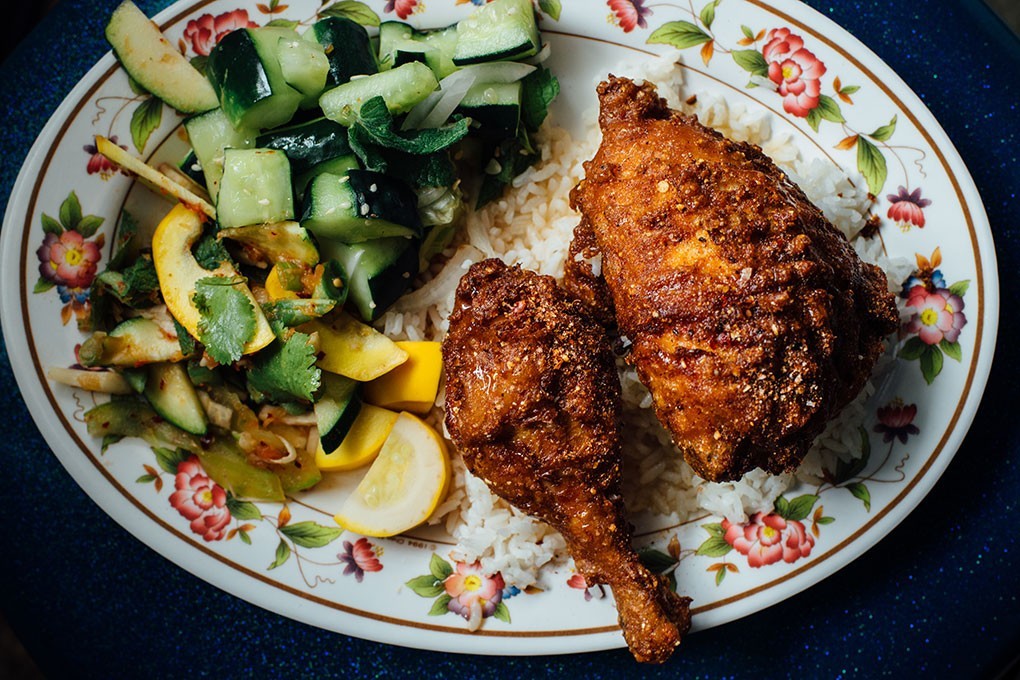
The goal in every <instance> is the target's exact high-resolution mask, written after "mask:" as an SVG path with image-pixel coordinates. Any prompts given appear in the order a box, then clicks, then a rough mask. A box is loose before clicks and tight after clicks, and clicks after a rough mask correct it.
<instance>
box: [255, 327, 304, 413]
mask: <svg viewBox="0 0 1020 680" xmlns="http://www.w3.org/2000/svg"><path fill="white" fill-rule="evenodd" d="M321 380H322V371H321V370H320V369H319V368H318V367H316V365H315V347H314V346H313V345H312V344H311V336H309V335H306V334H305V333H294V334H293V335H291V336H290V338H288V339H287V341H286V342H284V343H281V342H275V343H273V344H272V345H270V346H269V347H268V348H266V349H264V350H262V351H261V352H259V354H258V356H257V357H256V358H255V362H254V365H253V366H252V368H251V370H250V371H248V384H249V385H251V386H252V387H254V388H255V389H256V390H258V391H259V392H261V393H262V394H264V395H266V396H267V397H269V399H271V400H273V401H293V400H295V399H303V400H305V401H312V399H313V395H314V394H315V392H316V391H317V390H318V389H319V384H320V382H321Z"/></svg>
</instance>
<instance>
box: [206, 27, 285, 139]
mask: <svg viewBox="0 0 1020 680" xmlns="http://www.w3.org/2000/svg"><path fill="white" fill-rule="evenodd" d="M205 72H206V75H207V76H208V77H209V82H211V83H212V86H213V89H214V90H215V91H216V96H217V97H219V100H220V107H221V108H222V109H223V112H224V113H226V114H227V117H229V118H230V122H231V123H232V124H233V125H234V127H246V126H245V125H244V119H245V113H246V112H247V111H248V110H249V109H250V108H252V107H253V106H255V105H256V104H258V103H259V102H261V101H263V100H266V99H269V98H270V97H271V96H273V88H272V87H271V86H270V85H269V76H268V74H267V73H266V70H265V68H263V66H262V61H261V59H260V58H259V54H258V50H256V49H255V42H254V41H253V40H252V38H251V35H249V33H248V31H231V32H230V33H228V34H227V35H225V36H223V38H222V39H221V40H220V42H219V43H217V45H216V47H214V48H213V49H212V51H211V52H210V53H209V58H208V60H207V61H206V65H205Z"/></svg>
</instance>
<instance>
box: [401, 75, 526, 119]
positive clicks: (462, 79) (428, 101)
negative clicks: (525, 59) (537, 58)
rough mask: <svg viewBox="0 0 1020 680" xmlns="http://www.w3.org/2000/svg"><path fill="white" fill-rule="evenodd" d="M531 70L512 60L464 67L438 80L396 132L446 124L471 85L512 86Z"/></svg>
mask: <svg viewBox="0 0 1020 680" xmlns="http://www.w3.org/2000/svg"><path fill="white" fill-rule="evenodd" d="M534 70H535V67H534V66H531V65H529V64H521V63H518V62H513V61H497V62H493V63H491V64H472V65H471V66H465V67H464V68H462V69H460V70H458V71H454V72H453V73H451V74H450V75H448V76H446V77H445V78H443V79H442V80H441V81H439V89H438V90H436V91H435V92H432V93H430V94H429V96H427V97H425V99H423V100H422V101H420V102H418V104H417V105H416V106H415V107H414V108H413V109H411V111H410V112H409V113H408V114H407V117H406V118H405V119H404V123H403V124H402V125H401V126H400V129H401V130H412V129H418V130H422V129H426V128H437V127H439V126H440V125H442V124H443V123H445V122H446V119H447V118H449V117H450V114H452V113H453V112H454V110H456V108H457V106H458V105H459V104H460V103H461V101H462V100H463V99H464V95H466V94H467V91H468V90H470V89H471V86H472V85H474V84H475V83H477V82H481V83H513V82H516V81H518V80H520V79H521V78H523V77H524V76H526V75H528V74H529V73H531V72H532V71H534Z"/></svg>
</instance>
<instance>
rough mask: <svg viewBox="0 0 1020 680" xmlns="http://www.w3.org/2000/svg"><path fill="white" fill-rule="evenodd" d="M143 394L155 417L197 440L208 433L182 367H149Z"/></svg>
mask: <svg viewBox="0 0 1020 680" xmlns="http://www.w3.org/2000/svg"><path fill="white" fill-rule="evenodd" d="M143 394H144V395H145V398H146V399H148V400H149V403H150V404H151V405H152V408H153V410H154V411H156V413H158V414H159V415H161V416H162V417H163V418H165V419H166V420H167V421H168V422H171V423H173V424H174V425H176V426H177V427H179V428H181V429H182V430H184V431H185V432H190V433H191V434H197V435H199V436H201V435H204V434H205V433H206V431H207V430H208V429H209V420H208V419H207V418H206V415H205V409H203V408H202V402H201V401H199V400H198V393H197V392H195V386H194V385H192V384H191V380H189V379H188V372H187V371H186V370H185V368H184V366H183V365H182V364H179V363H158V364H150V365H149V368H148V379H147V380H146V382H145V391H144V392H143Z"/></svg>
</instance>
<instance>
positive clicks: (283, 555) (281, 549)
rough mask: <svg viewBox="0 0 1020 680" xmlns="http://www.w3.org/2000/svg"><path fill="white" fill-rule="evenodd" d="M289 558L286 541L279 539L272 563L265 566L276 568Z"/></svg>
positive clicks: (268, 568) (288, 548)
mask: <svg viewBox="0 0 1020 680" xmlns="http://www.w3.org/2000/svg"><path fill="white" fill-rule="evenodd" d="M288 559H290V546H289V545H287V541H285V540H283V539H282V538H281V539H280V542H279V544H277V546H276V559H275V560H273V563H272V564H270V565H269V566H268V567H266V570H267V571H268V570H270V569H276V568H277V567H279V566H280V565H281V564H283V563H284V562H286V561H287V560H288Z"/></svg>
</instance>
